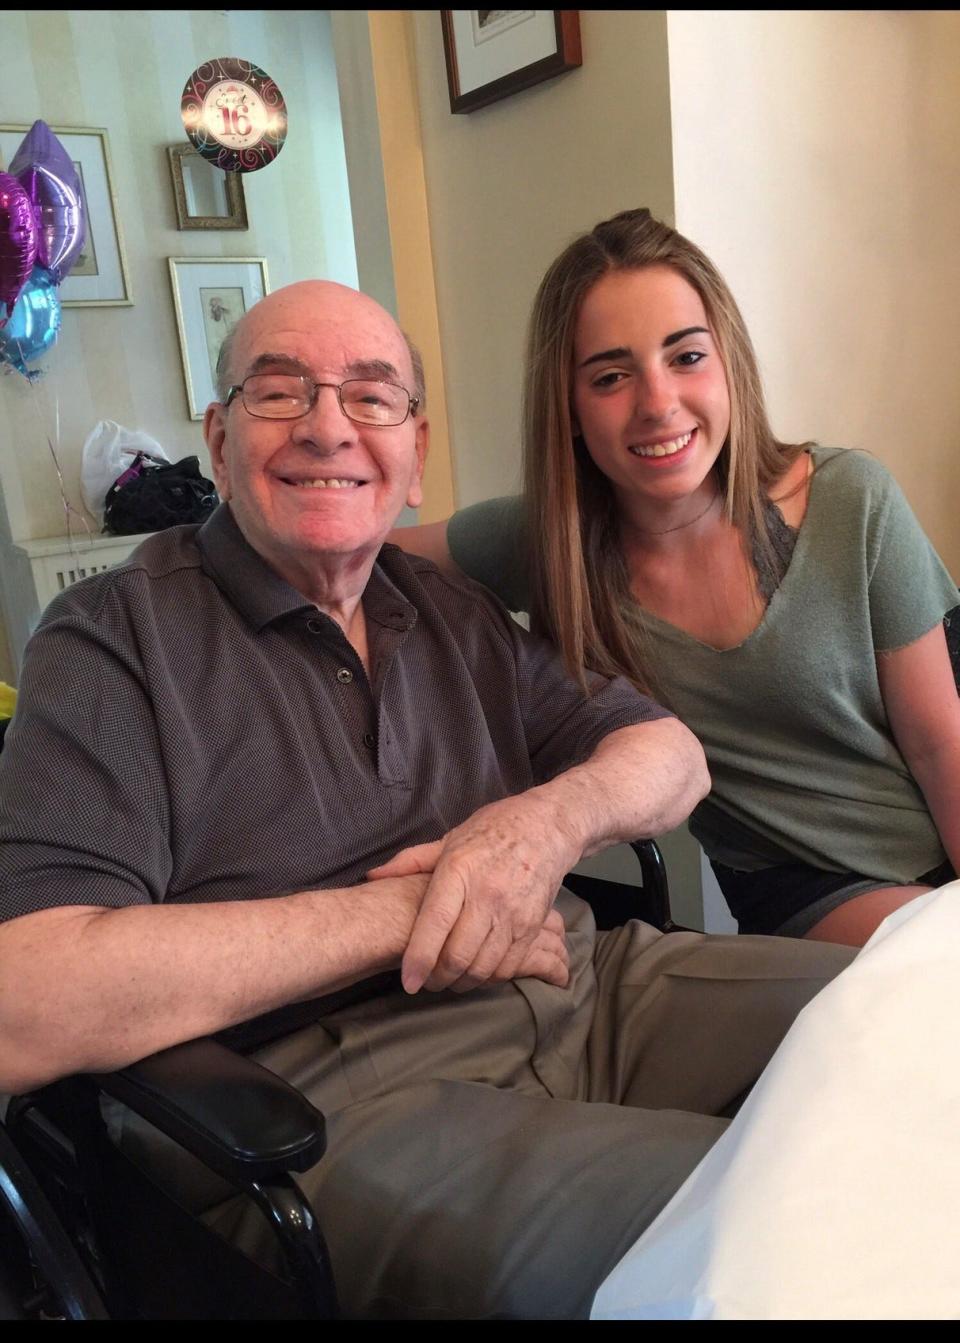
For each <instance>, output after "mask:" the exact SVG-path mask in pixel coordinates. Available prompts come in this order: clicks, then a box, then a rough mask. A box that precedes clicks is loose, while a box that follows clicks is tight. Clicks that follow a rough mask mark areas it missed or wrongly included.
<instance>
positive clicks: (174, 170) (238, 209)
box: [167, 144, 249, 230]
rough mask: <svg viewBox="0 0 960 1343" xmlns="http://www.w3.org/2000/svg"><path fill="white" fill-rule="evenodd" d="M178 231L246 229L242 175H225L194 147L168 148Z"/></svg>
mask: <svg viewBox="0 0 960 1343" xmlns="http://www.w3.org/2000/svg"><path fill="white" fill-rule="evenodd" d="M167 158H168V160H169V162H170V174H171V177H172V178H173V199H174V204H175V205H176V209H177V228H178V229H181V230H184V229H246V228H249V225H248V223H247V203H246V200H245V198H244V194H243V174H242V173H236V172H234V173H228V172H224V171H223V169H222V168H217V167H216V166H215V165H214V164H212V163H210V162H209V161H208V160H207V159H205V158H204V157H203V155H202V154H198V153H197V151H196V150H195V149H194V147H193V145H191V144H180V145H168V146H167Z"/></svg>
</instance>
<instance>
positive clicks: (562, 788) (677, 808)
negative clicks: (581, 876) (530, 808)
mask: <svg viewBox="0 0 960 1343" xmlns="http://www.w3.org/2000/svg"><path fill="white" fill-rule="evenodd" d="M709 791H710V775H709V773H708V771H707V762H706V757H705V756H704V754H703V747H702V746H701V745H700V743H699V741H698V740H697V738H696V737H695V736H694V735H693V733H692V732H691V731H690V730H689V728H686V727H684V725H683V724H682V723H681V722H680V721H679V719H676V718H660V719H657V720H656V721H654V722H652V723H641V724H638V725H637V726H635V727H625V728H620V729H619V730H618V731H616V732H611V733H610V735H609V736H607V737H604V739H603V740H602V741H601V742H600V744H599V745H598V746H597V748H596V750H595V751H594V752H593V754H592V755H591V756H590V758H589V759H588V760H586V761H585V762H584V763H583V764H582V765H576V766H574V767H573V768H572V769H569V770H567V771H566V772H565V773H563V774H560V775H558V776H557V777H556V778H555V779H552V780H551V781H550V783H548V784H543V785H541V786H540V787H538V788H534V789H531V790H530V792H529V793H528V794H525V796H526V797H528V798H529V799H530V800H531V801H532V800H534V799H536V801H537V802H538V804H541V805H542V804H546V805H547V806H548V807H549V808H550V809H551V810H552V812H553V815H554V816H555V820H556V826H557V829H558V831H560V832H561V833H562V834H563V835H565V836H567V837H569V839H570V842H571V845H572V848H573V850H574V851H575V850H577V849H579V853H578V854H577V857H576V859H575V861H579V859H580V858H581V857H587V856H588V855H589V854H592V853H598V852H600V850H601V849H605V848H608V847H609V846H610V845H611V844H619V843H622V842H624V841H629V840H633V839H646V838H648V837H649V836H651V835H662V834H664V833H665V832H666V831H668V830H672V829H673V828H674V827H675V826H678V825H680V824H681V823H682V822H683V821H685V820H686V818H687V817H688V816H689V815H690V813H691V811H692V810H693V808H694V807H695V806H696V805H697V803H698V802H700V801H701V800H702V799H703V798H704V797H706V795H707V793H708V792H709Z"/></svg>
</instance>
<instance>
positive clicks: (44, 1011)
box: [0, 877, 425, 1091]
mask: <svg viewBox="0 0 960 1343" xmlns="http://www.w3.org/2000/svg"><path fill="white" fill-rule="evenodd" d="M424 884H425V879H424V878H419V877H410V878H393V879H388V880H383V881H378V882H371V883H368V884H366V885H364V886H358V887H351V888H348V889H338V890H331V891H304V892H300V893H299V894H296V895H290V896H281V897H278V898H276V899H271V900H253V901H236V902H233V901H230V902H225V903H219V904H206V905H138V906H134V907H128V908H124V909H99V908H97V909H91V908H88V907H83V908H70V907H63V908H59V909H50V910H42V911H39V912H37V913H35V914H27V915H24V916H23V917H22V918H19V919H13V920H11V921H10V922H9V923H7V924H4V925H3V926H2V927H0V1091H23V1090H26V1089H28V1088H31V1087H34V1086H38V1085H42V1084H43V1083H45V1082H48V1081H51V1080H53V1079H54V1078H56V1077H60V1076H64V1075H66V1074H67V1073H71V1072H80V1071H97V1070H108V1069H112V1068H117V1067H122V1066H124V1065H125V1064H127V1063H130V1062H133V1061H134V1060H135V1059H138V1058H143V1057H144V1056H145V1055H147V1054H151V1053H153V1052H155V1051H156V1050H158V1049H163V1048H166V1047H167V1046H169V1045H172V1044H177V1043H179V1042H180V1041H182V1040H190V1039H194V1038H196V1037H197V1036H201V1035H206V1034H209V1033H210V1032H211V1031H217V1030H222V1029H223V1028H224V1027H226V1026H230V1025H234V1024H235V1023H236V1022H239V1021H245V1020H248V1019H249V1018H250V1017H254V1016H258V1015H259V1014H260V1013H261V1012H267V1011H270V1010H271V1009H273V1008H276V1007H280V1006H282V1005H284V1004H286V1003H289V1002H295V1001H297V1000H299V999H303V998H309V997H313V996H315V995H319V994H322V993H327V992H332V991H334V990H335V989H338V988H342V987H344V986H345V985H347V984H352V983H355V982H356V981H357V980H359V979H364V978H366V977H367V976H368V975H372V974H376V973H378V972H379V971H381V970H385V969H390V968H393V967H394V966H396V965H398V964H399V960H400V957H401V955H402V953H403V950H404V948H405V946H406V944H407V939H408V937H409V934H410V929H411V927H412V924H413V919H414V917H415V913H416V909H417V907H418V905H419V894H420V893H422V889H423V885H424Z"/></svg>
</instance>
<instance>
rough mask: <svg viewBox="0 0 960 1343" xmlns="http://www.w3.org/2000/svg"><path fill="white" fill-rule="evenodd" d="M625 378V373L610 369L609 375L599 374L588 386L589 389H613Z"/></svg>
mask: <svg viewBox="0 0 960 1343" xmlns="http://www.w3.org/2000/svg"><path fill="white" fill-rule="evenodd" d="M626 376H627V375H626V373H624V372H622V371H621V370H620V369H611V371H610V372H609V373H601V374H600V376H599V378H594V380H593V382H592V383H591V384H590V385H591V387H599V388H601V389H602V388H605V387H615V386H616V384H617V383H618V382H622V381H623V379H624V378H625V377H626Z"/></svg>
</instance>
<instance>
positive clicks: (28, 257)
mask: <svg viewBox="0 0 960 1343" xmlns="http://www.w3.org/2000/svg"><path fill="white" fill-rule="evenodd" d="M36 255H37V221H36V218H35V216H34V213H33V206H32V205H31V203H30V197H29V196H28V195H27V193H26V191H25V190H24V189H23V187H22V186H21V185H20V183H19V182H18V181H17V179H16V178H15V177H13V176H12V175H11V174H10V173H0V303H5V304H6V310H5V311H4V313H3V314H2V316H0V323H3V322H6V320H7V317H9V315H10V313H11V312H12V311H13V305H14V304H15V303H16V301H17V299H18V298H19V296H20V291H21V290H22V289H23V286H24V285H25V284H26V283H27V281H28V280H29V278H30V271H31V270H32V269H33V262H34V258H35V257H36Z"/></svg>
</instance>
